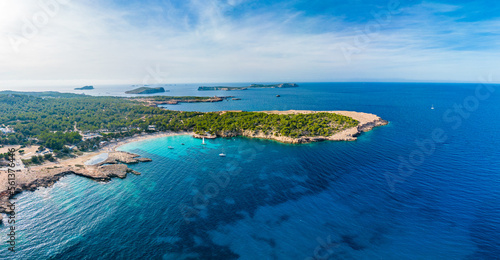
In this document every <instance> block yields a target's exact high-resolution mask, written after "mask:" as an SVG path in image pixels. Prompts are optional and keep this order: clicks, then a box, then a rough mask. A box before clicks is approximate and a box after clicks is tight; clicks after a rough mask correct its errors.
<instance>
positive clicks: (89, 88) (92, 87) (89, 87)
mask: <svg viewBox="0 0 500 260" xmlns="http://www.w3.org/2000/svg"><path fill="white" fill-rule="evenodd" d="M92 89H94V86H85V87H81V88H75V90H92Z"/></svg>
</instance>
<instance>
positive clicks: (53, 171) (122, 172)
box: [0, 110, 388, 224]
mask: <svg viewBox="0 0 500 260" xmlns="http://www.w3.org/2000/svg"><path fill="white" fill-rule="evenodd" d="M221 112H222V113H223V112H225V111H221ZM256 112H257V111H256ZM259 112H264V113H274V114H293V113H303V114H308V113H320V112H327V113H336V114H340V115H344V116H348V117H351V118H353V119H355V120H357V121H358V122H359V124H358V125H357V126H355V127H352V128H348V129H345V130H343V131H341V132H338V133H335V134H334V135H332V136H326V137H324V136H316V137H299V138H291V137H286V136H274V135H272V134H268V135H265V134H263V133H256V132H250V131H243V132H239V133H228V134H227V135H221V136H220V137H232V136H237V135H241V136H245V137H250V138H261V139H271V140H275V141H278V142H283V143H292V144H299V143H310V142H318V141H326V140H330V141H354V140H356V139H357V136H359V135H360V134H361V133H363V132H367V131H370V130H372V129H373V128H374V127H377V126H382V125H386V124H388V122H387V121H385V120H383V119H382V118H380V117H378V116H376V115H374V114H369V113H361V112H353V111H311V110H288V111H259ZM177 135H191V136H193V138H202V137H203V136H200V135H197V134H195V133H193V132H160V133H153V134H141V135H136V136H132V137H127V138H123V139H122V140H118V142H113V143H109V144H107V145H106V146H104V147H102V148H100V149H99V150H97V151H94V152H90V153H84V154H83V155H81V156H78V157H76V158H71V159H66V160H62V161H58V162H51V163H45V164H43V165H39V166H34V167H29V168H25V169H23V170H21V171H19V172H16V179H17V184H16V189H15V191H13V192H10V191H8V189H7V184H8V182H7V174H0V213H10V212H11V210H10V208H9V205H10V199H11V198H12V197H13V196H15V195H16V194H18V193H21V192H22V191H25V190H29V191H34V190H36V189H37V188H38V187H50V186H52V185H54V183H55V182H57V181H58V180H59V179H60V178H62V177H64V176H66V175H70V174H75V175H78V176H82V177H86V178H90V179H93V180H96V181H109V180H111V179H112V178H116V177H117V178H125V177H126V176H127V174H128V173H132V174H136V175H140V173H139V172H135V171H133V170H131V169H130V168H128V166H127V164H135V163H142V162H150V161H151V159H149V158H140V156H139V155H137V154H132V153H127V152H122V151H118V149H119V148H120V147H122V146H124V145H126V144H129V143H134V142H140V141H144V140H149V139H156V138H162V137H169V136H177ZM104 153H107V154H108V156H107V158H106V160H103V161H102V162H100V163H97V164H95V165H85V162H87V161H89V160H90V159H92V158H94V157H96V156H99V155H102V154H104ZM1 221H2V215H1V214H0V224H1Z"/></svg>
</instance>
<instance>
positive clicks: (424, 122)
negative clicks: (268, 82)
mask: <svg viewBox="0 0 500 260" xmlns="http://www.w3.org/2000/svg"><path fill="white" fill-rule="evenodd" d="M476 89H477V85H472V84H470V85H469V84H382V83H369V84H368V83H315V84H301V87H299V88H298V89H281V90H276V89H274V90H265V89H261V90H248V91H240V92H231V93H230V94H232V95H233V94H234V95H236V94H237V95H238V97H241V98H242V100H241V101H234V102H233V101H228V102H220V103H213V104H182V105H178V106H172V107H169V108H171V109H174V108H175V109H179V110H199V111H213V110H224V109H243V110H263V109H265V110H270V109H279V110H286V109H311V110H354V111H362V112H370V113H375V114H377V115H379V116H381V117H382V118H384V119H386V120H389V121H390V124H389V125H387V126H383V127H379V128H376V129H375V130H373V131H371V132H369V133H366V134H363V135H362V136H361V137H360V138H359V140H358V141H355V142H322V143H315V144H308V145H289V144H280V143H277V142H273V141H267V140H258V139H248V138H229V139H215V140H207V145H201V140H199V139H194V138H191V137H190V136H174V137H166V138H160V139H153V140H146V141H142V142H138V143H132V144H128V145H126V146H123V147H121V149H123V150H125V151H130V152H134V153H138V154H141V155H142V156H145V157H149V158H152V159H153V160H154V161H153V162H151V163H141V164H137V165H133V166H131V167H132V168H133V169H134V170H137V171H139V172H141V173H142V175H140V176H135V175H129V176H128V177H127V178H126V179H124V180H120V179H115V180H112V181H111V182H108V183H99V182H95V181H91V180H88V179H85V178H82V177H77V176H68V177H65V178H63V179H62V180H61V181H59V182H58V183H56V184H55V185H54V187H52V188H42V189H39V190H37V191H35V192H25V193H22V194H21V195H19V196H17V197H16V198H17V202H16V203H17V204H18V219H19V222H18V224H17V227H16V228H17V230H18V234H19V236H18V250H19V251H18V252H17V253H16V254H15V255H12V254H10V253H9V252H8V251H7V247H6V246H3V247H2V248H0V258H2V259H498V256H499V255H500V242H499V241H500V203H499V202H500V176H499V173H500V148H499V147H500V140H499V138H498V135H497V133H498V129H500V122H499V120H498V119H499V116H498V115H499V114H500V98H499V96H498V93H500V92H499V91H498V90H499V88H498V86H495V87H494V90H495V92H494V93H493V94H492V95H491V96H490V97H488V98H481V100H479V99H478V98H477V94H478V93H476V92H477V91H476ZM480 90H481V91H479V94H484V93H486V92H484V91H483V92H482V90H485V89H480ZM186 91H188V90H186ZM189 91H191V90H189ZM214 93H215V92H214ZM214 93H211V92H207V93H206V95H212V94H214ZM277 93H279V94H280V95H281V97H280V98H276V97H275V96H276V94H277ZM226 94H227V92H226ZM474 97H476V99H474ZM476 100H477V103H476V102H474V101H476ZM464 102H465V103H464ZM455 104H458V105H462V106H464V104H465V107H466V108H468V109H469V110H467V109H465V110H464V111H463V114H462V115H460V114H458V113H455V112H453V113H450V112H447V111H448V109H451V110H453V109H455V108H454V106H455ZM432 105H433V106H434V107H435V109H433V110H432V109H431V106H432ZM472 108H474V109H472ZM436 129H441V130H442V133H444V134H445V135H446V137H447V138H446V140H445V141H444V142H433V143H429V140H433V137H432V136H433V134H432V133H433V132H436V131H438V130H436ZM434 139H435V140H437V139H436V138H434ZM438 139H439V138H438ZM181 143H184V144H185V145H181ZM419 143H424V144H425V145H424V148H420V147H421V146H419ZM168 146H173V147H174V149H167V147H168ZM431 148H434V149H431ZM419 151H420V152H419ZM222 152H224V153H226V154H227V157H219V154H220V153H222ZM421 155H422V156H421ZM402 161H408V162H412V163H413V164H411V165H410V164H404V163H403V164H402V163H401V162H402ZM408 165H410V167H408ZM0 233H1V234H7V226H3V227H1V228H0Z"/></svg>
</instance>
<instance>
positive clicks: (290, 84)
mask: <svg viewBox="0 0 500 260" xmlns="http://www.w3.org/2000/svg"><path fill="white" fill-rule="evenodd" d="M298 86H299V85H297V84H295V83H281V84H272V85H264V84H252V85H250V86H247V87H226V86H214V87H206V86H201V87H198V91H211V90H224V91H231V90H245V89H249V88H296V87H298Z"/></svg>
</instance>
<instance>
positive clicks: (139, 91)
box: [125, 87, 166, 95]
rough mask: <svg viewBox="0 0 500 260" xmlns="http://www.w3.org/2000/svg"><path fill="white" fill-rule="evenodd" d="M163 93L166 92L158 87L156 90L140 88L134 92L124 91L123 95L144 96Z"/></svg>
mask: <svg viewBox="0 0 500 260" xmlns="http://www.w3.org/2000/svg"><path fill="white" fill-rule="evenodd" d="M163 92H166V91H165V89H164V88H163V87H158V88H149V87H140V88H136V89H134V90H129V91H126V92H125V94H139V95H144V94H156V93H163Z"/></svg>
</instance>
